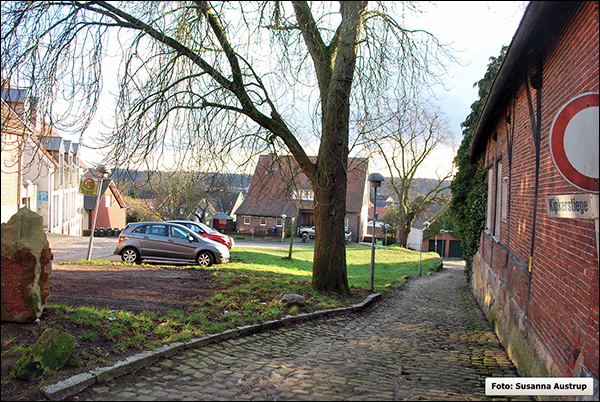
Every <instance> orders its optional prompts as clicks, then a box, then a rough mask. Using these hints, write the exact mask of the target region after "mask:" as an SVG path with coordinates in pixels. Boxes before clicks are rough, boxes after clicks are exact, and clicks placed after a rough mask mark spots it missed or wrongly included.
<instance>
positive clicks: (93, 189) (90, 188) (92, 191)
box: [79, 177, 98, 195]
mask: <svg viewBox="0 0 600 402" xmlns="http://www.w3.org/2000/svg"><path fill="white" fill-rule="evenodd" d="M79 192H80V193H81V194H85V195H96V194H98V183H97V182H96V180H94V179H92V178H91V177H85V178H83V179H82V180H81V184H80V185H79Z"/></svg>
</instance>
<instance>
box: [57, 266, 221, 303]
mask: <svg viewBox="0 0 600 402" xmlns="http://www.w3.org/2000/svg"><path fill="white" fill-rule="evenodd" d="M51 280H52V293H51V294H50V297H49V298H48V303H55V304H67V305H71V306H73V307H84V306H87V307H97V308H106V309H109V310H128V311H133V312H139V311H142V310H150V311H166V310H171V309H176V308H185V307H186V306H187V305H189V304H190V303H192V302H194V301H202V300H204V299H205V298H206V297H207V296H209V295H210V294H212V291H213V284H212V271H208V270H201V269H194V268H186V269H182V268H177V267H170V268H168V267H163V266H150V267H148V266H133V267H123V266H111V265H101V266H94V265H59V266H58V268H57V269H53V270H52V275H51Z"/></svg>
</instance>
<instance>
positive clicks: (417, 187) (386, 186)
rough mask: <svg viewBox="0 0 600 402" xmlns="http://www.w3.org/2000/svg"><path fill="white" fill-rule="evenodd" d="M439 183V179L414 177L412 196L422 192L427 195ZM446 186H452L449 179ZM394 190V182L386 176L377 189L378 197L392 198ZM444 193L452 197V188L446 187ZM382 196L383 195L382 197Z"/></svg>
mask: <svg viewBox="0 0 600 402" xmlns="http://www.w3.org/2000/svg"><path fill="white" fill-rule="evenodd" d="M437 184H438V181H437V179H421V178H419V179H414V180H413V182H412V184H411V188H410V191H409V194H410V198H415V197H416V196H417V195H419V194H421V195H425V194H427V192H428V191H429V190H431V189H433V188H434V187H435V186H436V185H437ZM445 185H446V187H449V186H450V181H449V180H448V181H447V182H446V183H445ZM394 194H395V193H394V190H393V189H392V184H391V180H390V178H389V177H386V178H385V181H384V182H383V183H381V188H378V189H377V198H378V199H386V198H387V197H389V196H391V197H392V198H395V197H394ZM444 194H446V195H447V196H448V197H450V194H451V192H450V189H449V188H448V189H446V190H445V191H444ZM380 196H381V197H380Z"/></svg>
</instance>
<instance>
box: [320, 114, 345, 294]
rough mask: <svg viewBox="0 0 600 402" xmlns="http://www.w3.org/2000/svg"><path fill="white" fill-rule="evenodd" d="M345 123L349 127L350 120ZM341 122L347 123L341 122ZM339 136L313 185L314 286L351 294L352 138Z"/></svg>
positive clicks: (328, 149) (325, 156)
mask: <svg viewBox="0 0 600 402" xmlns="http://www.w3.org/2000/svg"><path fill="white" fill-rule="evenodd" d="M334 118H335V117H334V116H332V117H331V119H334ZM340 120H344V119H340ZM345 122H346V124H347V122H348V119H347V118H346V119H345ZM338 123H340V124H343V123H342V122H341V121H338ZM340 131H342V130H340ZM329 137H331V136H329ZM338 137H340V140H339V143H338V142H336V143H335V144H330V145H329V146H327V147H326V149H325V151H324V153H323V154H321V153H320V154H319V156H320V157H319V165H318V166H317V175H316V176H317V177H316V179H315V181H314V182H313V189H314V193H315V201H316V202H315V207H314V211H315V216H314V217H315V254H314V259H313V277H312V286H313V288H314V289H315V290H318V291H324V290H333V291H336V292H341V293H345V294H350V287H349V286H348V276H347V273H346V241H345V239H344V221H345V217H346V185H347V171H346V170H347V160H348V145H347V144H348V143H347V141H346V140H344V139H347V138H348V137H347V136H343V135H339V136H338Z"/></svg>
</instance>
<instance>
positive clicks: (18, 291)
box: [1, 208, 52, 323]
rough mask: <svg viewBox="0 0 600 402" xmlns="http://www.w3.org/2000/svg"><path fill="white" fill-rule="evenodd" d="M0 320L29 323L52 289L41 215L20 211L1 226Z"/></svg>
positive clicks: (47, 248)
mask: <svg viewBox="0 0 600 402" xmlns="http://www.w3.org/2000/svg"><path fill="white" fill-rule="evenodd" d="M1 242H2V306H1V310H2V317H1V319H2V321H11V322H19V323H27V322H32V321H34V320H36V319H37V318H39V317H40V316H41V315H42V310H43V308H44V304H45V303H46V300H47V299H48V295H49V294H50V292H51V290H52V285H51V283H50V271H51V269H52V261H51V260H52V252H51V251H50V245H49V243H48V239H47V238H46V234H45V233H44V228H43V218H42V216H41V215H39V214H36V213H35V212H32V211H30V210H29V209H28V208H21V209H20V210H19V211H18V212H17V213H16V214H15V215H13V216H12V217H11V218H10V220H9V221H8V222H7V223H3V224H2V240H1Z"/></svg>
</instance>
